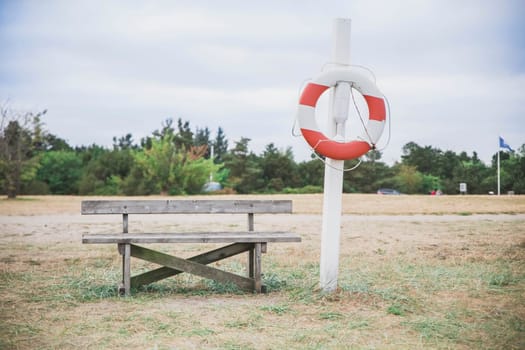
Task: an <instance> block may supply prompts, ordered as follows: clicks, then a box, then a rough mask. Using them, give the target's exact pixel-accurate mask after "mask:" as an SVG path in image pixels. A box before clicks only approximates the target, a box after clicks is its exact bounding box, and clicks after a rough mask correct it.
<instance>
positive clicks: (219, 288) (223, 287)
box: [204, 279, 244, 294]
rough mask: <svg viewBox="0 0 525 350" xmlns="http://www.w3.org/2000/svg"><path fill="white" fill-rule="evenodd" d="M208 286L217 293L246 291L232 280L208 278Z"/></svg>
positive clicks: (206, 281)
mask: <svg viewBox="0 0 525 350" xmlns="http://www.w3.org/2000/svg"><path fill="white" fill-rule="evenodd" d="M204 283H205V284H206V287H207V288H208V289H209V290H210V291H211V292H213V293H217V294H243V293H244V292H243V291H242V290H241V289H239V287H238V286H237V285H236V284H235V283H232V282H228V283H222V282H217V281H215V280H210V279H206V280H205V282H204Z"/></svg>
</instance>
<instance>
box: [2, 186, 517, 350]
mask: <svg viewBox="0 0 525 350" xmlns="http://www.w3.org/2000/svg"><path fill="white" fill-rule="evenodd" d="M261 197H266V196H259V197H257V198H261ZM192 198H193V197H192ZM214 198H223V197H222V196H221V197H214ZM228 198H230V196H228ZM235 198H238V197H235ZM242 198H248V197H242ZM250 198H253V196H250ZM271 198H275V199H278V198H286V199H289V198H291V199H293V200H294V211H295V213H294V214H293V215H276V216H265V215H261V216H259V217H257V216H256V228H260V229H264V228H268V229H284V230H292V231H295V232H298V233H300V234H301V236H302V237H303V242H302V243H300V244H293V243H290V244H273V245H270V246H269V249H268V253H267V254H266V255H265V256H264V257H263V269H264V271H265V273H266V276H265V278H266V283H267V284H268V286H269V288H270V293H268V294H267V295H251V294H242V293H238V292H236V291H234V290H233V291H232V290H230V289H228V288H227V286H221V285H217V284H216V283H213V282H210V281H206V280H201V279H198V278H192V277H191V276H185V275H180V276H179V277H176V278H171V279H168V280H166V281H163V282H162V283H157V284H155V285H153V286H152V287H150V288H148V289H144V290H139V291H136V292H135V294H134V296H133V297H132V298H120V297H117V296H116V295H115V294H116V293H115V281H116V280H118V279H119V274H120V271H119V258H118V255H117V253H116V249H115V248H114V247H110V246H105V245H82V244H80V236H81V234H82V233H84V232H91V233H96V232H102V231H108V230H113V229H114V230H118V229H119V228H120V220H119V218H114V217H109V216H104V217H102V218H94V217H81V216H80V215H78V213H79V210H80V201H81V200H82V198H80V197H31V198H22V199H20V200H16V201H6V200H1V201H0V225H1V226H0V227H1V231H0V348H1V349H36V348H39V349H69V348H71V349H73V348H74V349H78V348H81V349H100V348H112V349H135V348H136V349H197V348H210V349H281V348H290V349H348V348H355V349H419V348H431V349H434V348H435V349H450V348H454V349H472V348H479V349H523V348H525V299H524V295H525V267H524V264H523V261H525V198H524V197H523V196H513V197H507V196H504V197H489V196H463V197H460V196H443V197H430V196H428V197H426V196H425V197H424V196H396V197H383V196H376V195H346V196H345V197H344V211H345V215H344V216H343V220H342V236H341V255H340V271H339V286H340V288H339V289H338V291H337V292H336V293H334V294H332V295H323V294H322V293H320V292H319V291H318V289H317V288H318V287H317V285H318V278H319V268H318V263H319V244H320V242H319V241H320V238H319V236H320V235H319V232H320V227H321V218H320V215H319V212H320V210H321V206H322V203H321V202H322V197H321V196H320V195H299V196H295V195H294V196H271ZM349 214H353V215H349ZM354 214H366V215H354ZM412 214H436V215H425V216H421V215H413V216H411V215H412ZM443 214H453V215H452V216H450V215H443ZM474 214H484V215H474ZM486 214H498V215H486ZM503 214H513V215H503ZM391 215H395V216H391ZM130 219H131V222H130V228H131V229H137V230H142V229H148V230H163V229H166V228H167V227H171V228H172V229H180V230H190V229H195V230H199V229H202V228H205V227H214V228H215V229H217V230H221V229H235V228H237V227H239V228H240V229H242V228H243V227H244V225H245V218H244V217H241V218H239V217H235V216H213V215H210V216H208V215H201V216H183V217H175V218H173V217H172V218H171V219H172V220H173V221H168V220H167V219H166V218H164V217H163V218H158V217H156V216H153V218H149V217H148V218H144V219H142V218H140V219H134V218H133V217H131V218H130ZM175 219H176V221H175ZM160 248H161V249H168V247H166V246H164V247H160ZM201 248H202V247H201V246H195V245H183V246H181V247H179V248H172V247H170V248H169V249H170V251H172V252H174V251H177V250H178V253H179V254H181V255H193V254H195V252H196V251H197V250H199V249H201ZM142 267H145V265H144V264H142V263H140V262H135V261H134V262H133V268H134V269H135V270H137V269H140V268H142ZM223 267H227V268H229V269H232V270H237V271H239V270H242V269H243V261H242V260H241V259H238V258H237V259H231V260H230V261H226V262H225V263H224V266H223Z"/></svg>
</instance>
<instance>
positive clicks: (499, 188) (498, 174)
mask: <svg viewBox="0 0 525 350" xmlns="http://www.w3.org/2000/svg"><path fill="white" fill-rule="evenodd" d="M500 150H501V148H500V145H499V143H498V196H499V194H500V176H499V152H500Z"/></svg>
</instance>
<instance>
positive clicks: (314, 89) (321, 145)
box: [297, 67, 386, 160]
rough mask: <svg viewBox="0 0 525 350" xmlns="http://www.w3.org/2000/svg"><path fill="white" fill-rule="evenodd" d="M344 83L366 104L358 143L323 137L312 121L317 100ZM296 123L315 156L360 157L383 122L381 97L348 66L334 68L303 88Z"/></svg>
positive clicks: (374, 141)
mask: <svg viewBox="0 0 525 350" xmlns="http://www.w3.org/2000/svg"><path fill="white" fill-rule="evenodd" d="M343 81H344V82H348V83H350V84H351V86H352V87H353V88H355V89H356V90H357V91H359V92H360V93H361V94H362V95H363V97H364V98H365V101H366V104H367V105H368V114H369V118H368V123H367V124H366V126H365V132H364V134H363V135H362V136H360V137H359V138H358V140H352V141H348V142H340V141H336V140H333V139H330V138H328V137H327V136H325V135H324V134H323V133H322V132H321V131H320V130H319V127H318V125H317V122H316V120H315V106H316V105H317V101H318V100H319V97H320V96H321V95H322V94H323V92H325V91H326V90H327V89H329V88H331V87H335V86H336V85H337V83H338V82H343ZM297 122H298V124H299V128H300V129H301V133H302V134H303V137H304V139H305V140H306V142H307V143H308V144H309V145H310V147H312V149H313V150H314V151H316V152H318V153H319V154H321V155H323V156H325V157H328V158H332V159H337V160H350V159H355V158H359V157H361V156H362V155H363V154H365V153H367V152H368V151H370V150H371V149H374V148H375V145H376V144H377V142H378V141H379V138H380V137H381V134H382V133H383V129H384V127H385V122H386V107H385V100H384V97H383V94H382V93H381V92H380V91H379V89H378V88H377V86H376V85H375V84H374V82H373V81H371V80H370V79H369V78H368V77H367V76H365V75H364V74H363V72H361V71H360V70H358V69H355V68H351V67H344V68H335V69H331V70H329V71H326V72H323V73H321V74H319V75H318V76H317V77H316V78H314V79H313V80H312V81H311V82H310V83H308V85H306V87H305V88H304V90H303V92H302V94H301V97H300V99H299V106H298V109H297Z"/></svg>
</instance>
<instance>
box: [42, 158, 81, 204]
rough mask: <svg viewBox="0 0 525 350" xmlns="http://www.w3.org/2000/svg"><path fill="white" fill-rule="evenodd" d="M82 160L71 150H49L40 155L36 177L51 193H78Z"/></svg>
mask: <svg viewBox="0 0 525 350" xmlns="http://www.w3.org/2000/svg"><path fill="white" fill-rule="evenodd" d="M81 166H82V160H81V159H80V157H79V156H78V155H77V154H76V153H75V152H73V151H49V152H45V153H43V154H42V155H41V157H40V167H39V168H38V171H37V174H36V179H37V180H38V181H42V182H44V183H46V184H47V186H48V188H49V190H50V191H51V193H53V194H78V183H79V181H80V177H81V175H82V167H81Z"/></svg>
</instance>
